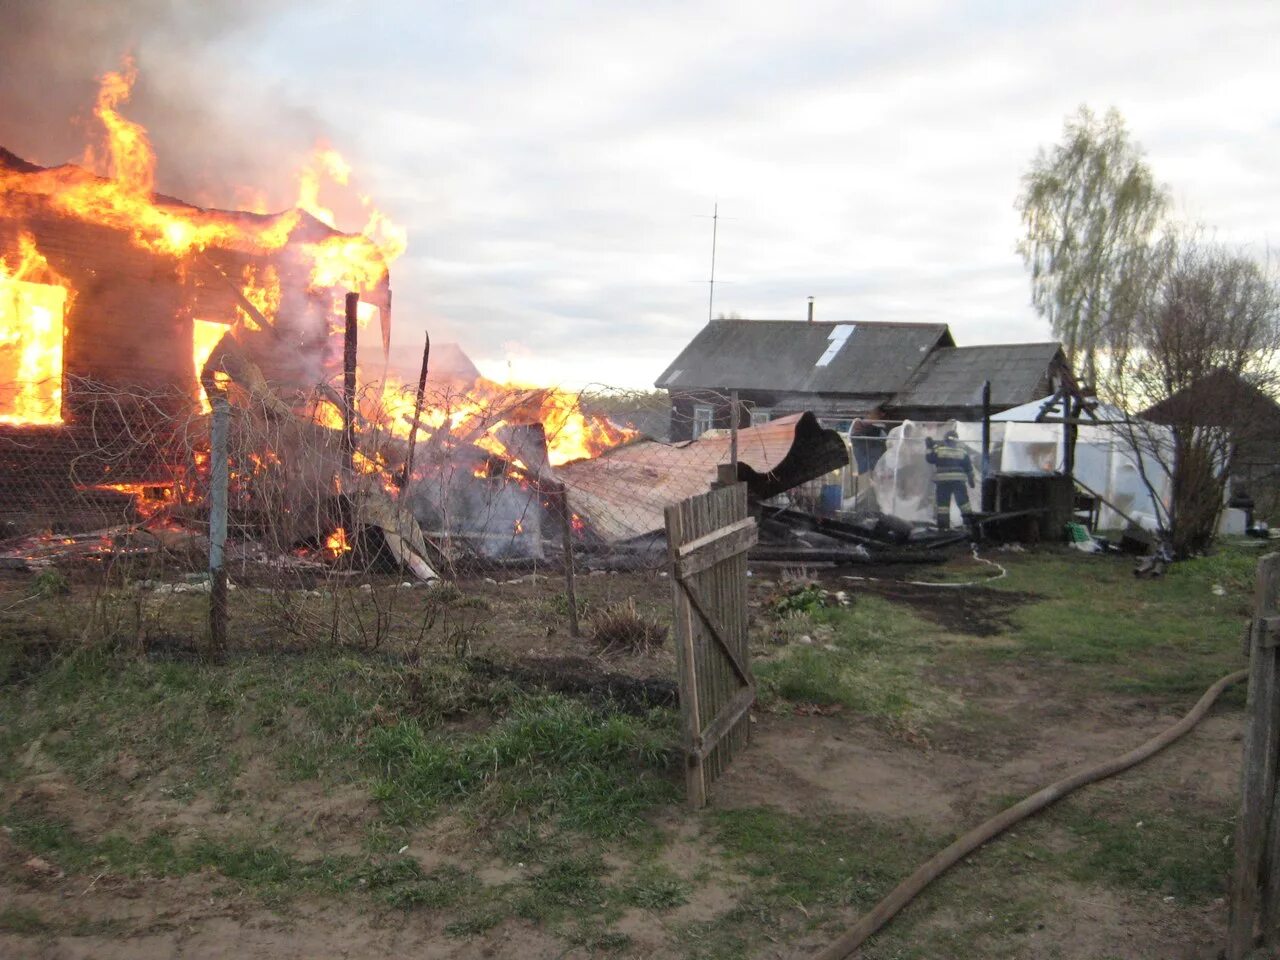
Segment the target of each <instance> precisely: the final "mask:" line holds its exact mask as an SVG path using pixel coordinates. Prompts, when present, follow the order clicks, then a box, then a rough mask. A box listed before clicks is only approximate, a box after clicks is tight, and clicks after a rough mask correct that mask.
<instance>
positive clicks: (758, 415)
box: [751, 407, 773, 427]
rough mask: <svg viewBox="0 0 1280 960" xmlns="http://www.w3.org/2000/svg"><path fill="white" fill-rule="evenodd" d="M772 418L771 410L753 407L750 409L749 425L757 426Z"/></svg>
mask: <svg viewBox="0 0 1280 960" xmlns="http://www.w3.org/2000/svg"><path fill="white" fill-rule="evenodd" d="M772 419H773V411H772V410H770V409H768V408H765V407H755V408H754V409H753V410H752V411H751V426H753V427H758V426H761V425H762V424H766V423H768V422H769V421H770V420H772Z"/></svg>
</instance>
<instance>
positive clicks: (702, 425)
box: [693, 404, 714, 440]
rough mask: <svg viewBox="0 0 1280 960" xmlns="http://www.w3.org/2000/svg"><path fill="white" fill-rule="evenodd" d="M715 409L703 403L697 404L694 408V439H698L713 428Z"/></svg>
mask: <svg viewBox="0 0 1280 960" xmlns="http://www.w3.org/2000/svg"><path fill="white" fill-rule="evenodd" d="M713 413H714V411H713V410H712V409H711V408H710V407H708V406H704V405H703V404H697V405H696V406H695V407H694V408H693V439H695V440H697V439H698V438H699V437H700V436H702V435H703V434H704V433H706V432H707V431H708V430H710V429H711V418H712V415H713Z"/></svg>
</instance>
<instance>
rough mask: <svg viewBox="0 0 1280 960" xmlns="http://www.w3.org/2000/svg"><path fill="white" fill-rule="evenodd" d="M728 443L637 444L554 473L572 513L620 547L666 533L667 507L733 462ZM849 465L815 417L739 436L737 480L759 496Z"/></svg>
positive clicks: (785, 420) (840, 444) (712, 439)
mask: <svg viewBox="0 0 1280 960" xmlns="http://www.w3.org/2000/svg"><path fill="white" fill-rule="evenodd" d="M729 444H730V441H729V436H728V435H727V433H726V434H725V435H723V436H708V437H702V438H700V439H698V440H694V441H692V442H689V443H683V444H674V445H673V444H666V443H659V442H657V441H655V440H640V441H637V442H636V443H630V444H626V445H625V446H621V447H615V448H614V449H612V450H610V451H608V452H607V453H605V454H603V455H601V456H599V457H596V458H594V459H592V460H579V461H577V462H575V463H570V464H567V465H565V466H563V467H559V468H557V469H556V475H557V476H558V477H559V478H560V479H561V480H563V481H564V482H565V484H566V485H567V486H568V489H569V502H570V509H572V510H573V512H574V513H577V514H578V515H579V516H580V517H582V519H583V520H584V521H585V522H586V523H587V526H588V528H589V529H590V530H592V531H593V532H595V533H596V534H598V535H600V536H601V537H603V538H604V539H605V540H607V541H610V542H618V541H622V540H629V539H631V538H633V537H639V536H643V535H644V534H648V533H652V532H654V531H655V530H661V529H662V527H663V524H664V517H663V510H664V508H666V507H667V506H668V505H669V504H672V503H676V502H678V501H680V500H683V499H685V498H686V497H690V496H693V495H694V494H697V493H704V492H705V491H706V490H707V488H708V487H709V486H710V484H711V482H712V481H713V480H714V479H715V477H716V468H717V467H718V466H719V465H720V464H722V463H728V462H729ZM848 462H849V457H848V451H847V448H846V447H845V445H844V441H843V440H842V439H841V438H840V435H839V434H838V433H836V432H835V431H834V430H824V429H823V428H822V427H821V426H820V425H819V424H818V421H817V419H816V418H815V417H814V416H813V414H811V413H803V414H796V415H794V416H790V417H782V418H780V419H778V420H774V421H772V422H770V423H766V424H762V425H761V426H758V427H751V428H749V429H746V430H742V431H740V432H739V434H738V478H739V479H740V480H744V481H746V483H747V485H748V489H749V490H750V492H751V494H752V496H754V497H757V498H760V499H766V498H768V497H771V496H774V495H775V494H778V493H781V492H783V491H784V490H789V489H791V488H792V487H794V486H797V485H799V484H801V483H804V482H805V481H806V480H812V479H814V478H815V477H820V476H822V474H824V473H827V472H829V471H831V470H835V469H837V468H839V467H842V466H844V465H845V464H846V463H848Z"/></svg>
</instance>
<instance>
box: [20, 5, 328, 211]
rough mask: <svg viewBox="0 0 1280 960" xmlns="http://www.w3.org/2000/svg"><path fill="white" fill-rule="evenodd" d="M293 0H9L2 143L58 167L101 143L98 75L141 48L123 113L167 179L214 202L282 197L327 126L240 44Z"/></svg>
mask: <svg viewBox="0 0 1280 960" xmlns="http://www.w3.org/2000/svg"><path fill="white" fill-rule="evenodd" d="M294 5H296V4H295V3H294V2H292V0H288V2H284V0H276V2H272V0H257V2H254V0H0V20H2V21H3V24H4V25H3V28H2V29H0V146H4V147H7V148H8V149H9V150H11V151H13V152H14V153H16V154H18V155H19V156H21V157H24V158H26V159H29V160H32V161H35V162H37V163H41V164H44V165H53V164H58V163H63V162H66V161H76V162H78V161H79V160H80V159H81V157H82V156H83V154H84V148H85V145H86V144H87V143H90V142H92V143H95V144H97V143H99V142H100V140H101V136H102V134H101V130H100V129H99V127H98V125H97V123H96V120H95V118H94V116H93V103H94V98H95V96H96V94H97V88H98V83H97V78H98V77H100V76H101V75H102V74H103V73H105V72H107V71H109V70H113V69H118V68H119V66H120V64H121V61H122V59H123V57H124V56H125V55H126V54H132V55H133V56H134V58H135V60H136V62H137V66H138V81H137V84H136V86H135V87H134V91H133V96H132V98H131V100H130V102H129V103H128V104H127V105H126V106H125V108H124V112H125V113H126V114H127V115H128V116H129V117H130V118H131V119H134V120H137V121H139V122H141V123H142V124H143V125H144V126H145V127H146V128H147V130H148V132H149V134H150V136H151V139H152V142H153V144H154V146H155V149H156V154H157V158H158V166H157V188H158V189H159V190H161V191H162V192H164V193H168V194H172V195H175V196H178V197H181V198H183V199H188V200H192V201H195V202H201V203H205V204H209V205H219V206H232V205H241V204H244V203H246V201H247V200H248V197H247V196H246V194H245V193H244V192H243V188H244V187H246V186H248V187H251V188H253V189H255V190H258V191H262V192H263V193H265V195H266V197H265V199H266V201H267V205H268V206H270V207H277V208H278V207H280V206H283V205H285V204H286V203H287V202H288V201H289V200H290V199H292V197H291V190H292V186H291V176H292V173H293V171H294V170H295V169H296V168H297V166H298V161H299V159H300V158H301V157H302V156H304V155H305V154H306V152H307V151H308V150H309V149H310V147H311V145H312V143H313V142H314V141H315V140H316V139H317V137H318V136H319V135H320V134H321V133H322V132H323V131H322V128H321V124H320V122H319V120H318V119H316V118H315V117H314V116H313V115H312V114H311V113H310V112H309V111H308V110H306V109H302V108H299V107H298V106H297V105H290V104H288V103H287V102H286V98H285V96H284V94H283V92H282V91H281V90H279V89H272V88H271V87H269V86H268V87H264V86H263V81H262V78H261V76H260V75H259V74H256V73H253V72H251V71H245V70H244V68H243V64H244V61H245V60H246V59H247V58H245V57H243V56H242V55H241V54H240V52H239V51H238V49H237V47H238V45H239V44H241V43H246V42H248V41H249V40H250V39H251V37H252V34H253V32H254V31H255V30H258V29H261V28H262V27H263V25H264V24H265V23H266V22H267V21H268V20H269V19H270V17H271V16H273V15H276V14H279V13H281V12H284V11H285V10H286V9H287V8H288V7H290V6H294Z"/></svg>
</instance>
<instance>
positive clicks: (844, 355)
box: [656, 320, 954, 394]
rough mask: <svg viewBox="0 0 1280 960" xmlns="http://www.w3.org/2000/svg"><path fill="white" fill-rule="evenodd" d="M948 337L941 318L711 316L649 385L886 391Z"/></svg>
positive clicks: (946, 343) (947, 341) (893, 390)
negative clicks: (887, 320)
mask: <svg viewBox="0 0 1280 960" xmlns="http://www.w3.org/2000/svg"><path fill="white" fill-rule="evenodd" d="M840 341H843V342H842V343H841V342H840ZM953 343H954V341H953V340H952V339H951V333H950V331H949V330H948V329H947V325H946V324H945V323H805V322H799V321H793V320H712V321H711V322H710V323H708V324H707V325H706V326H705V327H703V328H702V329H701V330H700V331H699V332H698V335H697V336H696V337H694V338H693V340H692V341H691V342H690V343H689V345H688V346H687V347H685V348H684V350H682V351H681V353H680V356H678V357H676V359H675V360H674V361H673V362H672V364H671V366H669V367H668V368H667V369H666V371H665V372H664V373H663V374H662V376H660V377H659V378H658V380H657V382H656V386H658V387H661V388H665V389H670V390H695V389H708V390H733V389H739V390H779V391H781V390H791V391H796V392H800V393H851V394H874V393H883V394H893V393H896V392H897V391H899V390H900V389H902V385H903V384H904V383H906V382H907V381H908V379H910V377H911V375H912V373H914V372H915V370H916V369H917V368H918V367H919V366H920V364H921V363H922V362H924V360H925V358H926V357H928V355H929V352H930V351H931V350H933V349H934V348H935V347H938V346H944V347H945V346H951V345H952V344H953ZM824 360H825V361H826V362H825V363H824V362H822V361H824Z"/></svg>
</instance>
